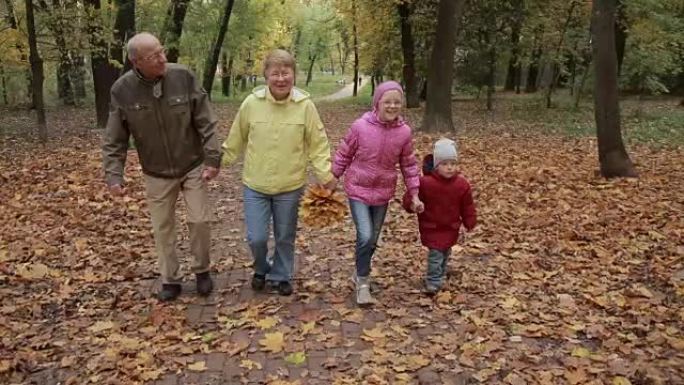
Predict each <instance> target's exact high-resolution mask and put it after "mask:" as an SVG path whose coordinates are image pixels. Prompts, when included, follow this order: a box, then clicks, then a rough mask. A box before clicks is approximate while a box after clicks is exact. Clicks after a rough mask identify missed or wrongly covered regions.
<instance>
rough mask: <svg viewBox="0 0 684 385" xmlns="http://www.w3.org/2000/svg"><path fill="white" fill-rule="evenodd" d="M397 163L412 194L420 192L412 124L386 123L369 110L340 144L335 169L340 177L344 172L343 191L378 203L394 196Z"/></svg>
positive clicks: (352, 196) (372, 204) (367, 202)
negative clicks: (410, 125)
mask: <svg viewBox="0 0 684 385" xmlns="http://www.w3.org/2000/svg"><path fill="white" fill-rule="evenodd" d="M397 163H399V166H400V168H401V173H402V175H403V177H404V184H405V185H406V189H407V190H408V191H409V194H411V195H416V194H418V183H419V174H418V166H417V164H416V157H415V155H414V154H413V142H412V137H411V127H409V126H408V125H407V124H406V123H404V121H403V120H401V119H399V120H397V121H394V122H389V123H386V122H382V121H380V120H379V119H378V118H377V116H376V115H375V113H373V112H366V113H365V114H363V116H362V117H361V118H359V119H357V120H356V121H355V122H354V123H353V124H352V126H351V128H350V129H349V132H347V135H346V136H345V137H344V139H343V140H342V142H340V144H339V146H338V147H337V151H336V152H335V159H334V160H333V166H332V172H333V174H334V175H335V177H337V178H339V177H341V176H342V175H343V174H344V190H345V191H346V193H347V196H348V197H349V198H350V199H354V200H358V201H361V202H363V203H365V204H367V205H371V206H379V205H384V204H386V203H388V202H389V201H390V200H391V199H392V197H394V191H395V189H396V186H397Z"/></svg>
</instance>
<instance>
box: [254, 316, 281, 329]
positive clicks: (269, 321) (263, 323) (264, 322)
mask: <svg viewBox="0 0 684 385" xmlns="http://www.w3.org/2000/svg"><path fill="white" fill-rule="evenodd" d="M278 322H280V320H279V319H278V318H276V317H266V318H264V319H261V320H259V321H258V322H257V323H256V325H257V326H258V327H259V328H260V329H261V330H266V329H270V328H272V327H274V326H276V325H277V324H278Z"/></svg>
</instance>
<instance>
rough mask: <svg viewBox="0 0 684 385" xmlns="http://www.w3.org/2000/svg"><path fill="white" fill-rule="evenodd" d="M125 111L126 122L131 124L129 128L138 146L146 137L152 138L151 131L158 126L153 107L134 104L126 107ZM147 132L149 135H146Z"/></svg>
mask: <svg viewBox="0 0 684 385" xmlns="http://www.w3.org/2000/svg"><path fill="white" fill-rule="evenodd" d="M124 110H125V111H126V120H128V122H129V125H128V127H129V129H130V130H131V134H132V135H133V139H135V141H136V146H138V145H140V143H141V142H142V141H143V140H144V138H145V137H147V136H150V135H149V130H150V129H153V127H156V126H157V124H156V120H155V119H156V117H155V115H154V111H153V109H152V106H151V105H149V104H146V103H132V104H129V105H127V106H125V107H124ZM145 132H148V134H146V135H145Z"/></svg>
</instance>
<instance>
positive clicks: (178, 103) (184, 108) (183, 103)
mask: <svg viewBox="0 0 684 385" xmlns="http://www.w3.org/2000/svg"><path fill="white" fill-rule="evenodd" d="M167 103H168V104H169V111H170V112H172V113H175V114H187V113H188V111H189V110H190V104H189V103H188V95H178V96H171V97H169V99H168V101H167Z"/></svg>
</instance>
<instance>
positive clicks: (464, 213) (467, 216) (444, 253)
mask: <svg viewBox="0 0 684 385" xmlns="http://www.w3.org/2000/svg"><path fill="white" fill-rule="evenodd" d="M457 159H458V153H457V151H456V145H455V143H454V141H453V140H450V139H444V138H443V139H440V140H438V141H437V142H435V146H434V150H433V152H432V155H428V156H426V157H425V159H424V160H423V176H422V177H421V178H420V189H419V191H418V197H419V198H420V201H422V202H423V204H424V210H423V211H422V212H418V227H419V229H420V240H421V242H422V243H423V245H425V246H426V247H427V248H428V249H429V252H428V264H427V275H426V277H425V290H426V292H427V293H428V294H431V295H432V294H435V293H437V292H438V291H439V290H440V289H441V288H442V285H443V284H444V278H445V276H446V270H447V260H448V259H449V253H450V252H451V246H453V245H455V244H456V242H457V241H458V234H459V230H460V228H461V225H463V226H465V228H466V229H468V230H469V231H470V230H472V229H473V228H474V227H475V222H476V213H475V203H474V202H473V196H472V193H471V191H470V183H468V181H467V180H466V179H465V178H464V177H463V176H462V175H460V174H459V173H458V170H457V168H456V166H457V164H456V161H457ZM403 206H404V208H405V209H406V210H407V211H409V212H416V207H414V206H413V204H412V201H411V198H410V196H408V195H404V199H403ZM419 209H420V208H419Z"/></svg>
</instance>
